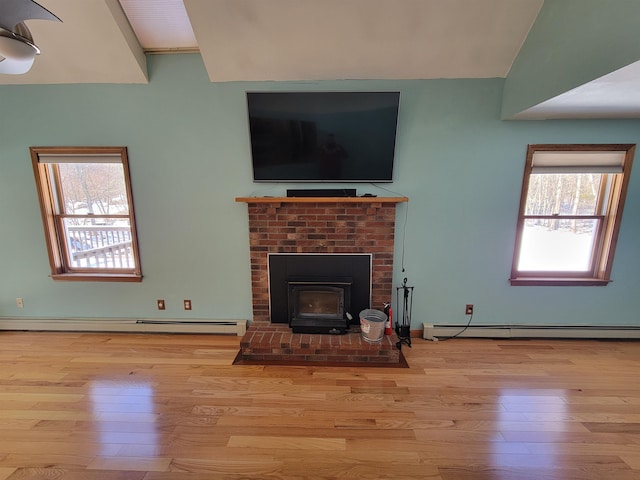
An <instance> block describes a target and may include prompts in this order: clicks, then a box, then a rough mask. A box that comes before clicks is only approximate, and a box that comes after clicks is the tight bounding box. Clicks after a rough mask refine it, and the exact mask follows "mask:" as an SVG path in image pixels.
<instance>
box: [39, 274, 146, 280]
mask: <svg viewBox="0 0 640 480" xmlns="http://www.w3.org/2000/svg"><path fill="white" fill-rule="evenodd" d="M51 278H52V279H54V280H57V281H66V282H142V275H139V274H133V273H132V274H122V273H117V274H110V273H103V274H99V273H91V274H87V273H57V274H54V275H51Z"/></svg>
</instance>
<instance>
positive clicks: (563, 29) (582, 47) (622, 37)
mask: <svg viewBox="0 0 640 480" xmlns="http://www.w3.org/2000/svg"><path fill="white" fill-rule="evenodd" d="M638 18H640V2H639V1H638V0H609V1H603V0H545V2H544V5H543V6H542V9H541V10H540V13H539V14H538V17H537V19H536V21H535V23H534V25H533V27H532V28H531V32H529V35H528V36H527V39H526V41H525V43H524V45H523V46H522V48H521V49H520V52H519V53H518V57H517V58H516V60H515V62H514V63H513V66H512V67H511V70H510V71H509V75H508V76H507V81H506V84H505V88H504V102H503V108H502V116H503V118H513V116H514V115H516V114H517V113H520V112H522V111H523V110H526V109H527V108H530V107H532V106H534V105H537V104H539V103H542V102H544V101H546V100H549V99H550V98H553V97H555V96H557V95H560V94H562V93H565V92H567V91H569V90H571V89H573V88H576V87H578V86H580V85H583V84H585V83H588V82H590V81H592V80H595V79H596V78H599V77H602V76H603V75H606V74H608V73H611V72H613V71H615V70H618V69H620V68H622V67H626V66H627V65H629V64H631V63H634V62H637V61H638V60H640V42H639V41H638Z"/></svg>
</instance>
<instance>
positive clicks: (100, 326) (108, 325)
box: [0, 317, 247, 336]
mask: <svg viewBox="0 0 640 480" xmlns="http://www.w3.org/2000/svg"><path fill="white" fill-rule="evenodd" d="M0 330H18V331H30V330H35V331H61V332H120V333H143V332H154V333H217V334H235V335H238V336H242V335H244V334H245V332H246V331H247V321H246V320H209V319H188V320H186V319H185V320H181V319H166V320H165V319H152V318H147V319H144V318H143V319H140V318H138V319H135V318H132V319H120V318H118V319H114V318H62V319H60V318H19V317H17V318H0Z"/></svg>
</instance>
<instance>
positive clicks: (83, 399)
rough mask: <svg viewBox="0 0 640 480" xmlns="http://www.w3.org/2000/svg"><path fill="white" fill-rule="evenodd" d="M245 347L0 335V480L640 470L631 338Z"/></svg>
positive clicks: (448, 478)
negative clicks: (383, 363) (378, 349)
mask: <svg viewBox="0 0 640 480" xmlns="http://www.w3.org/2000/svg"><path fill="white" fill-rule="evenodd" d="M238 347H239V339H238V338H237V337H228V336H209V335H161V334H148V335H139V334H135V335H129V334H95V333H91V334H85V333H47V332H42V333H25V332H1V333H0V361H1V362H2V363H1V364H2V369H1V370H0V480H5V479H11V480H15V479H61V480H67V479H71V480H77V479H91V480H94V479H95V480H116V479H117V480H134V479H135V480H201V479H217V478H229V479H240V478H243V479H259V478H275V479H296V478H347V479H378V478H394V479H396V478H397V479H403V478H405V479H414V478H415V479H418V478H419V479H434V480H435V479H440V480H454V479H456V480H457V479H465V480H480V479H499V480H512V479H513V480H519V479H527V480H540V479H570V480H576V479H578V480H579V479H588V480H590V479H607V480H626V479H640V382H639V381H638V374H639V373H640V343H638V342H613V341H608V342H598V341H553V340H546V341H540V340H529V341H527V340H471V339H453V340H449V341H445V342H438V343H432V342H428V341H425V340H421V339H414V340H413V346H412V348H410V349H409V348H406V347H403V350H402V351H403V353H404V354H405V357H406V359H407V362H408V364H409V368H385V367H360V368H354V367H352V368H346V367H319V366H315V367H282V366H256V365H251V366H245V365H232V362H233V359H234V357H235V355H236V353H237V351H238Z"/></svg>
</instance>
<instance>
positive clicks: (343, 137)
mask: <svg viewBox="0 0 640 480" xmlns="http://www.w3.org/2000/svg"><path fill="white" fill-rule="evenodd" d="M399 103H400V93H399V92H247V107H248V112H249V133H250V140H251V154H252V166H253V181H254V182H371V183H375V182H392V181H393V161H394V155H395V146H396V128H397V123H398V106H399Z"/></svg>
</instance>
